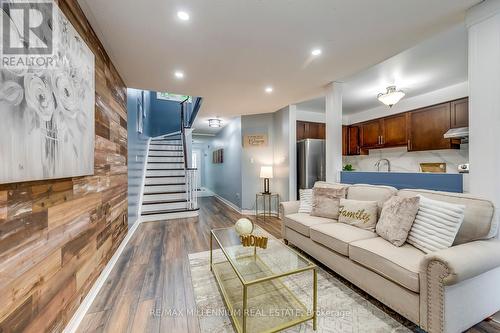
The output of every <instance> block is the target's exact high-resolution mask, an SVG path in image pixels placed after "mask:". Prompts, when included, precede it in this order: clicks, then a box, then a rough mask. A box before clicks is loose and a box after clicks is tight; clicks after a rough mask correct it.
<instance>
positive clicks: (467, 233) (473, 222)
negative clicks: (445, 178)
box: [398, 190, 497, 245]
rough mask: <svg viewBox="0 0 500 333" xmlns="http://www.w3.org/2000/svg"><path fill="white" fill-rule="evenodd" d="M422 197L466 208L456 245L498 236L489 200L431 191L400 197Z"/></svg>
mask: <svg viewBox="0 0 500 333" xmlns="http://www.w3.org/2000/svg"><path fill="white" fill-rule="evenodd" d="M416 195H422V196H424V197H426V198H429V199H433V200H439V201H444V202H449V203H453V204H459V205H464V206H465V211H464V221H463V222H462V225H461V226H460V229H459V230H458V234H457V237H456V238H455V242H454V243H453V244H454V245H458V244H464V243H468V242H472V241H474V240H480V239H489V238H492V237H494V236H495V235H496V232H490V231H495V229H496V226H494V225H493V226H492V223H497V221H493V213H494V210H495V209H494V206H493V204H492V203H491V201H489V200H485V199H480V198H477V197H474V196H472V195H468V194H462V193H450V192H439V191H430V190H400V191H399V192H398V196H403V197H410V196H411V197H414V196H416Z"/></svg>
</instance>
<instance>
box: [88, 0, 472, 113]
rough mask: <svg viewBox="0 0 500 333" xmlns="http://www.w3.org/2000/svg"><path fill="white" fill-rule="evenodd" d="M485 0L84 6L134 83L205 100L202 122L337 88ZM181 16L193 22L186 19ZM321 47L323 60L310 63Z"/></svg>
mask: <svg viewBox="0 0 500 333" xmlns="http://www.w3.org/2000/svg"><path fill="white" fill-rule="evenodd" d="M479 2H480V0H439V1H436V0H406V1H395V0H377V1H373V0H351V1H346V0H272V1H263V0H183V1H180V0H176V1H173V0H172V1H168V0H141V1H137V0H106V1H103V0H79V3H80V4H81V6H82V8H83V10H84V12H85V13H86V15H87V17H88V19H89V21H90V22H91V24H92V27H93V28H94V30H95V31H96V33H97V35H98V36H99V38H100V39H101V41H102V42H103V44H104V46H105V48H106V50H107V52H108V53H109V54H110V57H111V59H112V60H113V63H114V64H115V66H116V67H117V68H118V71H119V72H120V74H121V75H122V77H123V78H124V80H125V82H126V84H127V86H129V87H134V88H141V89H147V90H156V91H169V92H175V93H182V94H189V95H194V96H203V97H204V99H205V100H204V103H203V106H202V109H201V112H200V118H201V117H213V116H222V117H231V116H235V115H241V114H253V113H264V112H272V111H275V110H278V109H279V108H281V107H283V106H285V105H288V104H292V103H296V102H298V101H304V100H307V99H310V98H314V97H317V96H320V95H322V93H323V89H324V86H325V85H326V84H328V83H329V82H331V81H333V80H338V79H340V78H343V77H347V76H349V75H352V74H353V73H357V72H359V71H360V70H362V69H364V68H368V67H370V66H372V65H374V64H377V63H379V62H381V61H383V60H384V59H387V58H389V57H391V56H393V55H395V54H397V53H399V52H401V51H403V50H405V49H407V48H409V47H411V46H413V45H415V44H417V43H418V42H420V41H422V40H424V39H426V38H428V37H430V36H432V35H434V34H436V33H438V32H440V31H443V30H446V29H447V28H449V27H451V26H453V25H455V24H457V23H458V22H462V21H463V18H464V13H465V11H466V9H468V8H469V7H471V6H472V5H474V4H476V3H479ZM180 9H182V10H185V11H187V12H189V13H190V16H191V20H190V21H188V22H181V21H179V20H178V18H177V16H176V13H177V11H178V10H180ZM314 47H321V48H322V50H323V54H322V55H321V56H320V57H318V58H316V59H311V58H310V51H311V49H312V48H314ZM175 70H183V71H184V72H185V78H184V79H183V80H177V79H175V77H174V75H173V72H174V71H175ZM267 85H272V86H273V87H274V92H273V93H272V94H266V93H265V92H264V88H265V86H267Z"/></svg>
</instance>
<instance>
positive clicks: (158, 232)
mask: <svg viewBox="0 0 500 333" xmlns="http://www.w3.org/2000/svg"><path fill="white" fill-rule="evenodd" d="M199 200H200V201H199V202H200V216H199V218H189V219H179V220H171V221H162V222H146V223H143V224H141V225H139V227H138V230H136V232H135V234H134V235H133V237H132V239H131V240H130V241H129V243H128V244H127V246H126V247H125V250H124V251H123V253H122V255H121V256H120V258H119V259H118V262H117V263H116V265H115V267H114V269H113V271H112V272H111V274H110V276H109V277H108V279H107V281H106V283H105V285H104V286H103V288H102V289H101V291H100V293H99V294H98V296H97V297H96V299H95V301H94V303H93V304H92V306H91V308H90V310H89V311H88V313H87V314H86V316H85V317H84V319H83V321H82V324H81V325H80V327H79V330H78V332H113V333H120V332H131V333H140V332H147V333H154V332H175V333H184V332H189V333H192V332H199V326H198V320H197V318H196V317H193V316H190V315H189V314H187V313H186V310H192V309H195V308H196V306H195V303H194V294H193V289H192V285H191V274H190V269H189V260H188V255H189V254H190V253H196V252H201V251H207V250H209V249H210V243H209V242H210V236H209V232H210V229H212V228H221V227H229V226H232V225H233V224H234V222H235V221H236V220H237V219H239V218H240V217H242V215H240V214H239V213H237V212H236V211H234V210H232V209H231V208H229V207H228V206H227V205H225V204H224V203H222V202H221V201H219V200H217V199H215V198H214V197H206V198H200V199H199ZM249 218H251V219H255V217H249ZM257 224H258V225H260V226H261V227H262V228H264V229H265V230H266V231H268V232H269V233H271V234H272V235H273V236H275V237H277V238H281V231H280V230H281V221H280V220H279V219H277V218H268V219H267V220H264V219H262V218H259V219H258V220H257ZM207 274H210V273H209V272H207ZM172 309H178V310H182V311H183V312H181V313H178V315H175V314H173V313H171V312H169V311H170V310H172ZM498 332H500V325H498V324H496V323H495V322H492V321H490V322H488V321H484V322H482V323H480V324H478V325H476V326H475V327H474V328H471V329H470V330H469V331H468V333H498Z"/></svg>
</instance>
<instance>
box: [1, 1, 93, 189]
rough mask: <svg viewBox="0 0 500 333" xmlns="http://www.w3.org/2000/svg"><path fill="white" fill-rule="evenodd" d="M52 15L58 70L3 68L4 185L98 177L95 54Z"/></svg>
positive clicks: (56, 11)
mask: <svg viewBox="0 0 500 333" xmlns="http://www.w3.org/2000/svg"><path fill="white" fill-rule="evenodd" d="M0 11H1V9H0ZM53 12H54V15H53V20H52V21H51V22H50V24H48V26H47V27H46V30H47V33H51V34H53V35H52V36H53V41H54V55H53V57H54V58H55V60H56V62H57V66H53V67H51V68H48V67H45V68H38V67H37V68H35V67H29V66H24V67H19V68H15V69H13V68H6V67H1V68H0V183H12V182H20V181H29V180H41V179H52V178H65V177H74V176H83V175H90V174H93V172H94V107H95V106H94V104H95V78H94V65H95V64H94V62H95V60H94V54H93V53H92V51H91V50H90V49H89V47H88V46H87V45H86V44H85V42H84V41H83V40H82V38H81V37H80V35H79V34H78V33H77V32H76V30H75V29H74V27H73V26H72V25H71V23H69V21H68V20H67V18H66V17H65V16H64V14H63V13H62V12H61V11H60V9H59V8H57V5H54V11H53ZM2 14H3V20H5V19H11V18H10V17H9V16H8V15H6V14H5V13H4V12H3V13H2ZM15 23H16V22H13V24H15ZM56 25H57V29H55V28H53V27H55V26H56ZM21 31H22V30H21Z"/></svg>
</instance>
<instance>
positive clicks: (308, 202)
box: [299, 189, 313, 214]
mask: <svg viewBox="0 0 500 333" xmlns="http://www.w3.org/2000/svg"><path fill="white" fill-rule="evenodd" d="M299 197H300V206H299V213H307V214H309V213H311V210H312V200H313V191H312V189H305V190H302V189H301V190H299Z"/></svg>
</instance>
